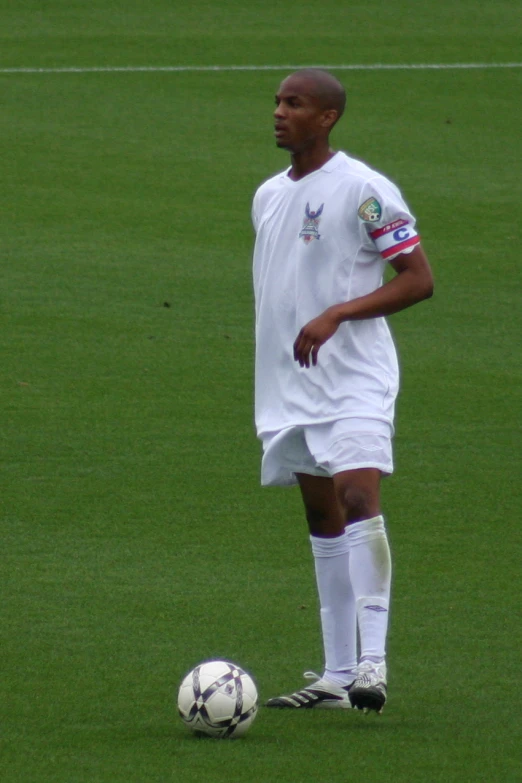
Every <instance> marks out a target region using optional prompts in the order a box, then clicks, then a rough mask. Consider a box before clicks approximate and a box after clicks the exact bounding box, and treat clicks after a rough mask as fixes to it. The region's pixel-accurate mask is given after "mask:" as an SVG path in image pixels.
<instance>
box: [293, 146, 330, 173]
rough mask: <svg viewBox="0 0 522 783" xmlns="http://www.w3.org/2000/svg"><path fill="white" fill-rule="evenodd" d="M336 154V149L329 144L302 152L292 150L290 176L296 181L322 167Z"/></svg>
mask: <svg viewBox="0 0 522 783" xmlns="http://www.w3.org/2000/svg"><path fill="white" fill-rule="evenodd" d="M335 154H336V153H335V150H333V149H332V148H331V147H330V145H329V144H326V145H324V146H321V147H313V148H312V149H306V150H302V151H301V152H292V153H291V161H292V168H291V169H290V171H289V173H288V176H289V177H290V179H292V180H294V181H296V180H299V179H302V178H303V177H306V176H308V174H311V173H312V172H313V171H317V170H318V169H320V168H322V166H324V164H325V163H327V162H328V161H329V160H330V158H333V156H334V155H335Z"/></svg>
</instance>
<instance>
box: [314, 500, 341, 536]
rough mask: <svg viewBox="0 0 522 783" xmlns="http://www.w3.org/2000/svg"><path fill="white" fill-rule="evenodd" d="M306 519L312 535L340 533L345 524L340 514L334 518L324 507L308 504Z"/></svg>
mask: <svg viewBox="0 0 522 783" xmlns="http://www.w3.org/2000/svg"><path fill="white" fill-rule="evenodd" d="M305 512H306V521H307V522H308V529H309V531H310V535H312V536H332V535H340V534H341V533H342V531H343V529H344V525H343V523H342V520H341V518H340V517H339V516H336V517H334V518H332V516H331V515H329V514H328V513H327V512H326V511H325V510H324V509H322V508H317V507H315V506H310V505H306V506H305Z"/></svg>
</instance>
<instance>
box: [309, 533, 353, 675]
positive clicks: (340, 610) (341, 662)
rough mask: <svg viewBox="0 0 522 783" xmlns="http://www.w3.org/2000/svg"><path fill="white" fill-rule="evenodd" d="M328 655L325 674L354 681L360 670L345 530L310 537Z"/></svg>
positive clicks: (325, 655) (348, 551)
mask: <svg viewBox="0 0 522 783" xmlns="http://www.w3.org/2000/svg"><path fill="white" fill-rule="evenodd" d="M310 541H311V544H312V553H313V555H314V560H315V575H316V579H317V590H318V593H319V603H320V605H321V626H322V631H323V645H324V657H325V671H324V676H325V677H326V678H327V679H329V680H332V681H333V682H337V683H338V684H340V685H348V684H349V683H351V682H352V681H353V680H354V678H355V674H356V669H357V615H356V610H355V599H354V595H353V591H352V586H351V582H350V565H349V559H350V548H349V542H348V539H347V537H346V533H343V535H341V536H337V537H336V538H319V537H317V536H310Z"/></svg>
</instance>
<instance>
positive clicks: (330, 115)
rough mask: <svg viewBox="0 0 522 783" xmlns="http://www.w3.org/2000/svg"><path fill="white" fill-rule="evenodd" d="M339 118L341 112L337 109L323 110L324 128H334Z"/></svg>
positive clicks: (322, 122)
mask: <svg viewBox="0 0 522 783" xmlns="http://www.w3.org/2000/svg"><path fill="white" fill-rule="evenodd" d="M338 119H339V112H338V111H337V109H327V110H326V111H324V112H323V117H322V120H321V125H322V126H323V128H328V129H330V128H333V126H334V125H335V123H336V122H337V120H338Z"/></svg>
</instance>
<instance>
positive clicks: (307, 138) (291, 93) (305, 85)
mask: <svg viewBox="0 0 522 783" xmlns="http://www.w3.org/2000/svg"><path fill="white" fill-rule="evenodd" d="M275 102H276V108H275V111H274V136H275V140H276V144H277V146H278V147H280V148H281V149H285V150H288V151H289V152H292V153H298V152H302V151H303V150H305V149H309V148H311V147H313V146H314V145H315V144H316V143H317V140H318V139H319V138H324V136H325V126H324V110H323V108H322V107H321V105H320V103H319V101H318V99H317V98H316V97H314V95H313V94H312V91H311V89H310V82H309V81H308V80H307V79H306V78H303V77H300V76H295V75H294V76H289V77H288V79H285V80H284V81H283V82H282V83H281V86H280V88H279V91H278V93H277V95H276V98H275Z"/></svg>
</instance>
